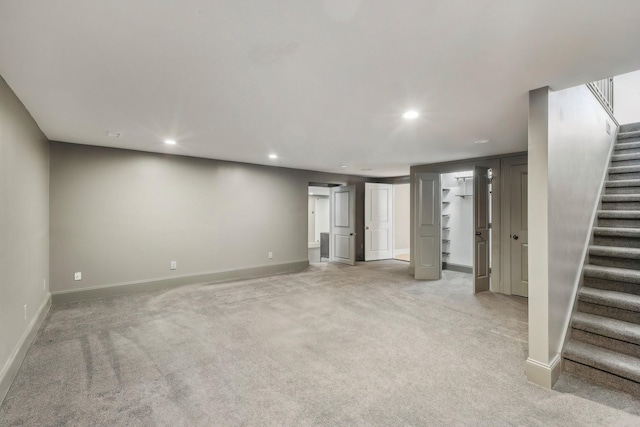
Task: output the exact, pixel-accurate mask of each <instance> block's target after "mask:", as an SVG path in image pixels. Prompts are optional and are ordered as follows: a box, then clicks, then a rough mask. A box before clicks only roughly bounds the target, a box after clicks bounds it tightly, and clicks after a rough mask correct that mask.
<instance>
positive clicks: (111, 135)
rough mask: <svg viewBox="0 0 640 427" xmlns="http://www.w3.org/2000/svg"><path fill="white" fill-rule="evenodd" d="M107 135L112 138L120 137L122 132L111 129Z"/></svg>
mask: <svg viewBox="0 0 640 427" xmlns="http://www.w3.org/2000/svg"><path fill="white" fill-rule="evenodd" d="M107 136H108V137H110V138H120V132H114V131H112V130H110V131H108V132H107Z"/></svg>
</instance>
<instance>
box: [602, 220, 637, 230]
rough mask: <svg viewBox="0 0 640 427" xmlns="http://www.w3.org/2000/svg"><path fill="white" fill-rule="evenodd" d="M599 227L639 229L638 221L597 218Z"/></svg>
mask: <svg viewBox="0 0 640 427" xmlns="http://www.w3.org/2000/svg"><path fill="white" fill-rule="evenodd" d="M598 226H599V227H615V228H640V218H639V219H622V218H598Z"/></svg>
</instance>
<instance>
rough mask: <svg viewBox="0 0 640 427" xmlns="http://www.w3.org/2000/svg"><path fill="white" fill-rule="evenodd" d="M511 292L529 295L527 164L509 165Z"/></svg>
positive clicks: (524, 295) (522, 295)
mask: <svg viewBox="0 0 640 427" xmlns="http://www.w3.org/2000/svg"><path fill="white" fill-rule="evenodd" d="M510 178H511V230H510V231H509V237H510V238H511V239H510V242H511V248H510V250H511V293H512V294H513V295H519V296H521V297H526V296H529V230H528V226H527V223H528V218H527V208H528V194H529V193H528V190H527V185H528V172H527V165H517V166H512V167H511V177H510Z"/></svg>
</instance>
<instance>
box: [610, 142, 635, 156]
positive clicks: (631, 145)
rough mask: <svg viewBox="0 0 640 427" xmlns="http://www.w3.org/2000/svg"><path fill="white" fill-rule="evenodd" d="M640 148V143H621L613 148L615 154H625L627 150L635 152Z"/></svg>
mask: <svg viewBox="0 0 640 427" xmlns="http://www.w3.org/2000/svg"><path fill="white" fill-rule="evenodd" d="M637 148H640V141H634V142H620V143H618V144H616V145H615V146H614V147H613V150H614V152H615V154H624V153H623V151H625V150H635V149H637Z"/></svg>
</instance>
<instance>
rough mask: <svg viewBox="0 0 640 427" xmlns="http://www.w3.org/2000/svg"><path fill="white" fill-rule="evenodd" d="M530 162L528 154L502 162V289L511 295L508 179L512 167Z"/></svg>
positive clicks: (509, 181) (509, 194)
mask: <svg viewBox="0 0 640 427" xmlns="http://www.w3.org/2000/svg"><path fill="white" fill-rule="evenodd" d="M527 162H528V156H527V155H526V154H525V155H520V156H514V157H507V158H503V159H502V160H501V162H500V166H501V168H502V170H503V171H504V176H505V179H503V180H502V181H501V187H502V188H501V191H502V194H503V197H502V200H503V203H502V206H501V211H502V212H501V215H502V225H503V227H502V232H501V233H500V244H501V245H502V247H504V248H505V250H504V251H502V258H501V263H502V277H503V280H502V283H501V287H500V291H499V292H501V293H503V294H507V295H511V251H510V250H509V248H510V247H511V237H510V236H509V231H510V230H511V180H510V179H508V178H509V177H510V176H511V167H512V166H518V165H523V164H524V165H526V164H527Z"/></svg>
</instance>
